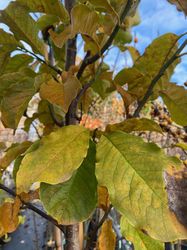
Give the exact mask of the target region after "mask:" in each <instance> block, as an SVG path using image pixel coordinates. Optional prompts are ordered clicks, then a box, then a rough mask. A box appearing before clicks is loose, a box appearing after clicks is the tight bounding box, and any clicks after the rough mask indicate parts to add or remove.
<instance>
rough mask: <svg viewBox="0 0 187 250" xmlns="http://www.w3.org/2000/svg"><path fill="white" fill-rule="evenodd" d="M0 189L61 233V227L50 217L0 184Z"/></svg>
mask: <svg viewBox="0 0 187 250" xmlns="http://www.w3.org/2000/svg"><path fill="white" fill-rule="evenodd" d="M0 189H2V190H4V191H5V192H7V193H8V194H10V195H11V196H13V197H18V198H19V199H20V201H21V202H22V204H23V205H25V206H26V208H28V209H30V210H32V211H34V212H35V213H37V214H39V215H40V216H41V217H43V218H45V219H46V220H48V221H49V222H51V223H52V224H53V225H55V226H56V227H58V228H59V229H60V230H61V231H62V232H63V226H62V225H60V224H58V222H57V221H56V220H55V219H53V218H52V217H51V216H50V215H48V214H46V213H44V212H43V211H42V210H40V209H39V208H37V207H35V206H34V205H32V204H31V203H30V202H25V201H24V200H23V199H22V198H21V197H20V196H19V195H18V194H16V192H14V191H13V190H11V189H9V188H8V187H6V186H4V185H3V184H1V183H0Z"/></svg>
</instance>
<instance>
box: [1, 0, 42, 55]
mask: <svg viewBox="0 0 187 250" xmlns="http://www.w3.org/2000/svg"><path fill="white" fill-rule="evenodd" d="M0 21H1V22H3V23H5V24H6V25H8V26H9V27H10V30H11V31H12V32H13V33H14V37H15V38H16V39H17V40H18V41H20V40H23V41H25V42H27V43H28V44H29V45H30V46H31V47H32V48H33V50H34V51H35V52H37V53H41V54H45V53H44V43H43V42H42V40H40V39H39V37H38V32H39V30H38V28H37V25H36V23H35V21H34V20H33V18H32V17H31V16H30V15H29V14H28V13H27V9H26V8H25V7H24V6H23V5H21V4H19V3H18V2H11V3H10V4H9V5H8V7H7V8H6V9H4V10H2V11H1V12H0Z"/></svg>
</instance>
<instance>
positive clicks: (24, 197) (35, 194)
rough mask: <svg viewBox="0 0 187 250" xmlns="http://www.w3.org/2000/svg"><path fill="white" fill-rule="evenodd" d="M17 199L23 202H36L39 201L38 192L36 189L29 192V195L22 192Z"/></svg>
mask: <svg viewBox="0 0 187 250" xmlns="http://www.w3.org/2000/svg"><path fill="white" fill-rule="evenodd" d="M19 197H20V198H21V200H22V201H24V202H31V201H33V200H37V199H39V190H38V189H37V190H35V191H30V192H29V193H25V192H23V193H21V194H20V195H19Z"/></svg>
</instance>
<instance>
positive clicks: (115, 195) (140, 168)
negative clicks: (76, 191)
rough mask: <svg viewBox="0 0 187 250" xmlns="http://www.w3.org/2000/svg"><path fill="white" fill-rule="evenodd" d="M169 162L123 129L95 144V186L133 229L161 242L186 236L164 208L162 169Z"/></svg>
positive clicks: (169, 162) (165, 201) (149, 145)
mask: <svg viewBox="0 0 187 250" xmlns="http://www.w3.org/2000/svg"><path fill="white" fill-rule="evenodd" d="M173 164H174V162H173V161H172V160H171V159H170V158H168V157H167V156H166V155H165V154H164V152H163V151H162V150H161V149H160V148H159V147H158V146H157V145H155V144H153V143H145V142H144V141H143V139H141V138H140V137H137V136H134V135H130V134H126V133H124V132H120V131H118V132H113V133H111V134H109V135H105V136H102V137H101V139H100V141H99V143H98V147H97V165H96V176H97V180H98V183H99V185H100V186H105V187H106V188H107V189H108V192H109V196H110V201H111V203H112V204H113V205H114V207H115V208H116V209H117V210H118V211H119V212H120V213H122V214H123V215H124V216H125V217H126V218H127V220H128V221H129V222H130V223H131V224H132V225H133V226H134V227H135V228H137V229H139V230H142V231H144V232H146V233H147V234H148V235H149V236H151V237H152V238H154V239H158V240H160V241H164V242H168V241H173V240H176V239H181V238H186V236H187V230H186V229H184V227H183V226H182V225H181V224H180V223H179V222H178V221H177V219H176V217H175V216H174V214H172V213H171V212H170V210H169V208H168V201H167V194H166V191H165V185H164V179H163V172H164V169H166V168H167V167H169V166H170V165H172V166H173Z"/></svg>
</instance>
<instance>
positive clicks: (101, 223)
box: [85, 205, 112, 250]
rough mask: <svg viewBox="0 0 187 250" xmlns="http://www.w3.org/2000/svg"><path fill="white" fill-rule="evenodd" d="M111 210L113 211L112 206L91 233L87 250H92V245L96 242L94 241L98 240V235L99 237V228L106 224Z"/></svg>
mask: <svg viewBox="0 0 187 250" xmlns="http://www.w3.org/2000/svg"><path fill="white" fill-rule="evenodd" d="M111 209H112V205H110V207H109V208H108V210H107V211H106V212H105V214H104V215H103V217H102V219H101V220H100V222H99V223H98V224H97V225H96V226H95V228H94V229H93V231H92V232H91V234H90V237H89V239H88V241H87V244H86V248H85V250H90V247H91V246H92V244H93V242H94V239H95V238H96V235H97V232H98V230H99V228H100V227H101V226H102V225H103V223H104V222H105V220H106V219H107V218H108V215H109V213H110V210H111Z"/></svg>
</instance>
